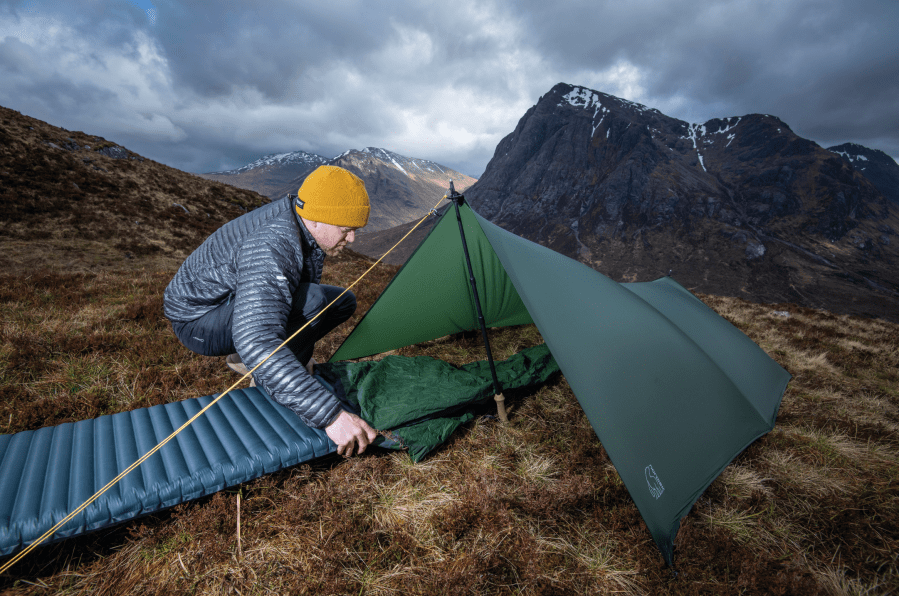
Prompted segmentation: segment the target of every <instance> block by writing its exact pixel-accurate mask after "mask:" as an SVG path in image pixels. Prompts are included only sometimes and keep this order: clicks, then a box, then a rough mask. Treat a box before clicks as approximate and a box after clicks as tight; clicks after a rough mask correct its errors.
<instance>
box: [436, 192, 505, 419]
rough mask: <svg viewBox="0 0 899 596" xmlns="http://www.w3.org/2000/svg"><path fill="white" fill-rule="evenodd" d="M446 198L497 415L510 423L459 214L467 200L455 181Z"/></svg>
mask: <svg viewBox="0 0 899 596" xmlns="http://www.w3.org/2000/svg"><path fill="white" fill-rule="evenodd" d="M446 198H448V199H449V200H451V201H452V202H453V205H455V206H456V220H457V221H458V222H459V236H460V237H461V239H462V251H463V252H464V253H465V264H466V265H468V283H470V284H471V293H472V294H473V295H474V305H475V308H476V309H477V311H478V323H479V324H480V326H481V336H482V337H483V338H484V347H485V348H486V349H487V362H488V363H489V364H490V375H491V376H492V377H493V391H494V392H495V393H496V395H494V396H493V399H494V400H495V401H496V413H497V415H498V416H499V419H500V422H502V423H504V424H505V423H507V422H509V416H508V415H507V414H506V398H505V397H504V396H503V389H502V387H501V386H500V384H499V379H498V378H497V377H496V366H495V365H494V364H493V353H492V352H491V351H490V340H488V339H487V324H486V323H485V322H484V313H483V311H482V310H481V300H480V298H478V288H477V284H475V281H474V272H473V271H472V269H471V257H470V256H469V254H468V243H467V242H465V230H464V229H463V228H462V215H461V214H460V213H459V205H460V204H461V203H462V201H464V200H465V196H464V195H460V194H459V193H457V192H456V189H455V188H454V187H453V181H452V180H450V185H449V193H448V194H447V195H446Z"/></svg>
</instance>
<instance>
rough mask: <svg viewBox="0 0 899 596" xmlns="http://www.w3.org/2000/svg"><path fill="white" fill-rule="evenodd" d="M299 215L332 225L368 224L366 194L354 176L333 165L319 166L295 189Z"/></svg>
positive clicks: (358, 226)
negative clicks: (298, 188)
mask: <svg viewBox="0 0 899 596" xmlns="http://www.w3.org/2000/svg"><path fill="white" fill-rule="evenodd" d="M297 198H298V201H297V206H296V210H297V213H298V214H299V215H300V217H303V218H305V219H308V220H309V221H318V222H321V223H326V224H331V225H334V226H344V227H347V228H361V227H363V226H364V225H365V224H366V223H368V212H369V205H368V193H367V192H366V191H365V183H364V182H362V180H360V179H359V177H358V176H356V175H355V174H353V173H352V172H349V171H347V170H345V169H343V168H339V167H337V166H319V167H318V168H316V170H315V171H314V172H312V173H311V174H309V175H308V176H307V177H306V180H304V181H303V185H302V186H301V187H300V190H298V191H297Z"/></svg>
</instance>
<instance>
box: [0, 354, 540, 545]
mask: <svg viewBox="0 0 899 596" xmlns="http://www.w3.org/2000/svg"><path fill="white" fill-rule="evenodd" d="M496 369H497V374H498V375H499V377H500V379H501V380H502V382H503V385H504V387H505V388H506V389H511V388H513V387H520V386H524V385H532V384H536V383H540V382H543V381H545V380H546V379H547V378H548V377H549V376H550V375H551V374H553V373H554V372H556V371H558V366H557V365H556V363H555V360H553V358H552V355H551V354H550V353H549V350H548V349H547V348H546V346H545V345H539V346H534V347H533V348H528V349H525V350H522V351H521V352H520V353H518V354H515V355H514V356H512V357H510V358H508V359H507V360H504V361H502V362H497V363H496ZM315 378H316V380H318V382H319V383H321V384H322V385H323V386H324V387H325V388H327V389H328V390H330V391H332V392H333V393H334V394H335V395H336V396H337V397H338V399H340V400H341V401H342V402H343V404H344V407H345V409H347V410H349V411H353V412H355V413H357V414H360V415H361V416H362V417H363V418H365V419H366V420H368V421H369V423H371V424H372V425H373V426H374V427H375V428H377V429H379V430H382V431H391V432H390V433H387V434H389V436H390V437H391V438H390V439H385V438H384V437H383V436H379V437H378V439H377V440H376V441H375V444H376V445H378V444H380V445H381V446H382V447H385V448H390V449H408V450H409V452H410V455H411V457H412V458H413V459H414V460H415V461H419V460H420V459H421V458H423V457H424V456H425V455H427V453H429V452H430V451H431V450H433V449H434V448H436V447H437V446H438V445H440V444H441V443H442V442H443V441H445V440H446V438H447V437H448V436H449V435H450V434H451V433H452V432H453V431H454V430H455V429H456V428H458V426H460V425H461V424H464V423H465V422H467V421H468V420H471V419H472V418H473V417H474V416H473V414H472V413H471V411H470V410H471V405H472V404H474V403H477V402H481V401H484V400H485V399H486V400H490V401H492V396H493V392H492V383H491V380H490V373H489V369H488V367H487V365H486V363H485V362H473V363H471V364H467V365H465V366H462V367H458V368H457V367H454V366H452V365H450V364H448V363H446V362H443V361H441V360H436V359H434V358H429V357H422V356H419V357H414V358H407V357H403V356H387V357H385V358H383V359H382V360H379V361H377V362H375V361H364V362H337V363H331V364H327V363H323V364H320V365H317V367H316V376H315ZM213 399H215V396H214V395H209V396H206V397H198V398H193V399H187V400H184V401H179V402H173V403H169V404H161V405H157V406H152V407H149V408H141V409H138V410H133V411H130V412H122V413H119V414H112V415H108V416H100V417H99V418H94V419H92V420H82V421H79V422H69V423H65V424H60V425H58V426H51V427H45V428H40V429H37V430H30V431H24V432H20V433H17V434H14V435H0V555H6V554H10V553H13V552H16V551H18V550H21V549H22V548H24V547H25V546H27V545H28V544H30V543H32V542H33V541H34V540H36V539H38V538H39V537H41V536H42V535H43V534H44V533H45V532H46V531H47V530H49V529H50V528H52V527H53V526H54V525H56V524H57V523H58V522H59V521H60V520H62V519H64V518H65V517H66V516H67V515H68V514H69V513H71V512H72V511H74V510H75V509H77V508H78V507H80V506H81V504H82V503H84V502H85V501H86V500H87V499H89V498H90V497H92V496H93V495H94V494H95V493H96V492H97V491H98V490H100V489H101V488H103V487H104V486H106V484H107V483H108V482H109V481H110V480H112V479H113V478H115V477H116V476H118V475H119V473H121V472H122V471H124V470H125V469H127V468H128V467H129V466H130V465H131V464H133V463H134V462H135V461H137V460H138V459H139V458H140V457H142V456H143V455H144V454H146V453H147V452H149V451H150V450H151V449H153V447H155V446H156V445H157V444H159V442H160V441H162V440H163V439H165V438H166V437H168V436H169V435H170V434H171V433H172V432H173V431H174V430H175V429H177V428H179V427H180V426H181V425H182V424H184V423H185V422H186V421H187V420H188V419H190V418H191V417H192V416H193V415H194V414H196V413H197V412H199V411H200V410H201V409H203V407H205V406H206V405H207V404H209V403H210V402H211V401H212V400H213ZM335 449H336V446H335V445H334V443H332V442H331V440H330V439H329V438H328V436H327V435H326V434H325V432H324V431H323V430H318V429H313V428H309V427H308V426H306V425H305V424H303V422H302V421H301V420H300V418H299V417H298V416H297V415H296V414H294V413H293V412H292V411H291V410H289V409H288V408H286V407H284V406H282V405H280V404H278V403H277V402H275V401H274V400H273V399H272V398H271V397H269V395H268V394H266V393H265V392H264V391H263V390H261V389H259V388H251V389H235V390H234V391H232V392H230V393H228V394H227V395H226V396H224V397H223V398H222V399H221V400H220V401H219V402H218V403H216V404H215V405H214V406H212V407H211V408H209V410H207V411H206V413H205V414H204V415H203V416H200V417H199V418H198V419H197V420H196V421H195V422H194V423H193V424H191V425H190V426H188V427H187V428H186V429H184V430H183V431H182V432H181V433H180V434H178V435H177V436H176V437H175V438H174V439H173V440H172V441H170V442H169V443H168V444H166V445H165V446H164V447H162V448H161V449H160V450H159V451H158V452H157V453H155V454H153V456H152V457H150V458H149V459H147V460H146V461H145V462H144V463H143V464H141V465H140V466H139V467H138V468H137V469H135V470H134V471H132V472H131V473H130V474H128V475H127V476H125V478H123V479H122V480H121V481H120V482H119V483H118V484H116V485H114V486H113V487H112V488H110V489H109V490H108V491H107V492H106V493H104V494H103V495H102V496H101V497H100V498H98V499H97V500H96V501H94V502H93V503H92V504H91V505H90V506H88V507H87V508H86V509H85V510H84V511H82V512H81V513H79V514H78V515H77V516H75V517H74V518H73V519H72V520H70V521H69V522H68V523H66V524H65V525H64V526H62V527H61V528H60V529H59V530H57V531H56V533H55V534H54V535H53V537H52V538H51V540H49V541H55V540H60V539H62V538H67V537H71V536H77V535H79V534H83V533H85V532H89V531H92V530H98V529H100V528H104V527H108V526H112V525H115V524H118V523H121V522H124V521H127V520H130V519H133V518H135V517H138V516H141V515H146V514H149V513H153V512H156V511H159V510H162V509H165V508H168V507H172V506H174V505H177V504H179V503H183V502H185V501H190V500H192V499H197V498H199V497H202V496H205V495H209V494H212V493H215V492H217V491H220V490H222V489H224V488H227V487H229V486H234V485H237V484H240V483H242V482H247V481H249V480H252V479H254V478H258V477H259V476H262V475H263V474H268V473H271V472H275V471H277V470H280V469H282V468H286V467H288V466H292V465H295V464H298V463H301V462H305V461H309V460H312V459H315V458H317V457H320V456H323V455H327V454H329V453H332V452H334V451H335ZM49 541H48V542H49Z"/></svg>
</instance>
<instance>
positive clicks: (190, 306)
mask: <svg viewBox="0 0 899 596" xmlns="http://www.w3.org/2000/svg"><path fill="white" fill-rule="evenodd" d="M293 200H294V199H293V198H288V197H285V198H284V199H281V200H279V201H275V202H273V203H271V204H269V205H265V206H263V207H260V208H258V209H256V210H254V211H251V212H250V213H247V214H246V215H243V216H241V217H239V218H237V219H235V220H233V221H230V222H228V223H227V224H225V225H224V226H222V227H221V228H219V229H218V230H216V231H215V233H213V234H212V235H211V236H210V237H209V238H207V239H206V241H205V242H203V244H201V245H200V246H199V248H197V250H195V251H194V252H193V253H192V254H191V255H190V256H189V257H188V258H187V259H186V260H185V261H184V264H183V265H181V268H180V269H179V270H178V273H176V274H175V277H174V278H173V279H172V281H171V283H169V285H168V287H167V288H166V289H165V295H164V311H165V316H166V317H168V319H169V320H171V321H192V320H195V319H197V318H199V317H201V316H202V315H204V314H206V313H207V312H209V311H211V310H212V309H213V308H215V307H216V306H218V305H219V304H221V303H223V302H226V301H227V300H233V301H234V319H233V324H232V332H233V336H234V347H235V348H236V350H237V353H238V354H240V357H241V359H242V360H243V362H244V364H245V365H246V366H247V368H250V369H252V368H253V367H254V366H256V365H257V364H259V363H260V362H261V361H262V360H263V359H264V358H265V357H266V356H268V355H269V354H270V353H271V352H272V351H274V350H275V348H277V347H278V346H279V345H281V343H282V342H283V341H284V340H285V339H287V331H286V327H287V317H288V316H289V314H290V309H291V303H292V301H293V293H294V291H295V290H296V288H297V285H298V284H300V283H316V284H317V283H319V282H320V281H321V275H322V267H323V265H324V260H325V253H324V251H322V249H321V248H319V246H318V244H317V243H316V242H315V239H314V238H313V237H312V235H311V234H310V233H309V231H308V230H306V228H305V226H303V224H302V221H301V220H300V219H299V218H298V217H296V215H295V214H294V213H295V212H294V207H293ZM254 377H255V378H256V380H257V382H259V383H260V384H261V385H262V387H263V388H264V389H265V390H266V391H267V392H268V393H269V395H271V396H272V397H273V398H274V399H275V400H276V401H277V402H279V403H281V404H283V405H285V406H287V407H288V408H290V409H291V410H293V411H294V412H295V413H296V414H297V415H298V416H299V417H300V418H301V419H302V420H303V422H305V423H306V424H308V425H309V426H312V427H315V428H324V427H325V426H327V425H328V424H330V423H331V422H332V421H333V420H334V419H335V418H336V417H337V414H339V413H340V409H341V406H340V402H339V401H338V400H337V398H336V397H334V395H332V394H331V393H330V392H328V391H326V390H325V389H324V388H322V386H321V385H320V384H319V383H318V382H317V381H316V380H315V379H313V378H312V377H311V376H310V375H309V373H308V372H307V371H306V369H305V367H303V365H302V364H301V363H300V362H299V361H298V360H297V358H296V357H295V356H294V354H293V352H291V351H290V349H289V348H288V347H287V346H285V347H283V348H281V349H280V350H278V352H277V353H276V354H275V355H274V356H272V357H271V358H270V359H269V360H268V361H267V362H266V363H265V364H263V365H262V366H261V367H259V369H257V370H256V372H255V373H254Z"/></svg>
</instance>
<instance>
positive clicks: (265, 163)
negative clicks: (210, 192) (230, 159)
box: [211, 151, 330, 175]
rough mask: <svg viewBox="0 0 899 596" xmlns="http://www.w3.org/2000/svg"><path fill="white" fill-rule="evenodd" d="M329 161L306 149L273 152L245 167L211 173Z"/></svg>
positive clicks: (315, 163) (227, 172) (236, 172)
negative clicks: (307, 151)
mask: <svg viewBox="0 0 899 596" xmlns="http://www.w3.org/2000/svg"><path fill="white" fill-rule="evenodd" d="M328 161H330V160H329V159H328V158H326V157H322V156H321V155H316V154H314V153H306V152H305V151H290V152H288V153H273V154H271V155H266V156H265V157H260V158H259V159H257V160H256V161H254V162H252V163H249V164H247V165H245V166H243V167H240V168H237V169H236V170H226V171H224V172H211V173H212V174H225V175H229V174H230V175H233V174H240V173H242V172H246V171H248V170H254V169H257V168H265V167H269V166H286V165H294V164H297V165H309V166H320V165H322V164H325V163H327V162H328Z"/></svg>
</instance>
